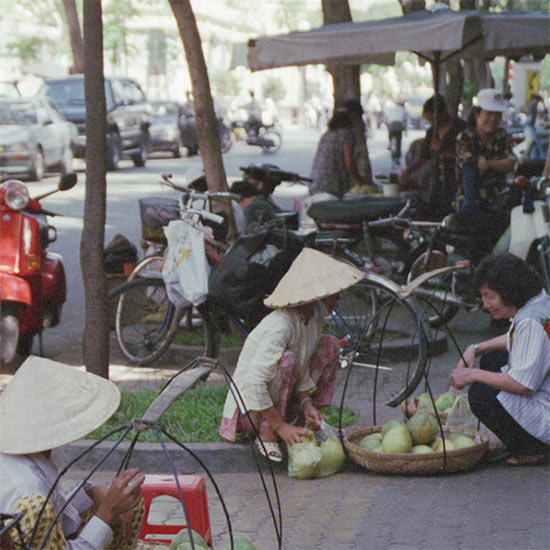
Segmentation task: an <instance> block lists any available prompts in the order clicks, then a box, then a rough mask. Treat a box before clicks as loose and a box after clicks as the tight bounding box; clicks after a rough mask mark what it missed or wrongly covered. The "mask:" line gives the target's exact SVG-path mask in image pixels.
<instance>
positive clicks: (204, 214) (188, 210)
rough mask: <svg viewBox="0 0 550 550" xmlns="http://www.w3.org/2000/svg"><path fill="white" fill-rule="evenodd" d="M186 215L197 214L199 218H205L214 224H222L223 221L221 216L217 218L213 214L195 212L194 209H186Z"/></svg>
mask: <svg viewBox="0 0 550 550" xmlns="http://www.w3.org/2000/svg"><path fill="white" fill-rule="evenodd" d="M185 212H186V213H187V212H189V213H191V214H198V215H199V216H200V217H201V218H205V219H207V220H210V221H213V222H214V223H218V224H222V223H223V221H224V219H223V217H222V216H219V215H218V214H213V213H212V212H207V211H206V210H197V209H196V208H188V209H187V210H186V211H185Z"/></svg>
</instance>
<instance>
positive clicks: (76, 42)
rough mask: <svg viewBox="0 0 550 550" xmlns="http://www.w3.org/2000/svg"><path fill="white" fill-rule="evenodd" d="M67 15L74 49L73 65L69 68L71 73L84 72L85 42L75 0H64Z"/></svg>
mask: <svg viewBox="0 0 550 550" xmlns="http://www.w3.org/2000/svg"><path fill="white" fill-rule="evenodd" d="M63 6H64V7H65V15H66V16H67V26H68V27H69V36H70V38H71V49H72V51H73V66H72V67H71V68H70V69H69V72H70V73H71V74H74V73H83V72H84V42H83V40H82V33H81V32H80V23H79V21H78V13H77V11H76V3H75V0H63Z"/></svg>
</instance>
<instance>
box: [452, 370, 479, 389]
mask: <svg viewBox="0 0 550 550" xmlns="http://www.w3.org/2000/svg"><path fill="white" fill-rule="evenodd" d="M475 372H476V371H475V370H474V369H469V368H466V367H455V368H454V369H453V371H452V372H451V375H450V376H449V379H450V380H451V384H452V385H453V386H454V387H455V388H457V389H459V390H460V389H462V388H463V387H464V386H467V385H468V384H471V383H472V382H474V381H475V380H474V376H475V375H474V373H475Z"/></svg>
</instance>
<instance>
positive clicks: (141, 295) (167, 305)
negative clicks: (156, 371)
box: [109, 277, 182, 365]
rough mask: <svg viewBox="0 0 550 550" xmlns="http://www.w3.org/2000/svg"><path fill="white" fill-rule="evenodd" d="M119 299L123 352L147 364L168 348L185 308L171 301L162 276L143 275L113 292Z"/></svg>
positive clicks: (117, 323)
mask: <svg viewBox="0 0 550 550" xmlns="http://www.w3.org/2000/svg"><path fill="white" fill-rule="evenodd" d="M109 298H110V299H116V300H118V303H117V308H116V318H115V333H116V338H117V342H118V345H119V347H120V350H121V351H122V353H123V354H124V355H125V357H127V358H128V359H129V360H130V361H132V363H135V364H138V365H145V364H148V363H151V362H153V361H154V360H155V359H158V358H159V357H160V356H161V355H162V353H164V351H165V350H166V349H167V348H168V346H169V345H170V342H171V340H172V337H173V334H174V332H175V330H176V329H177V326H178V321H179V318H181V313H182V312H181V311H178V310H177V308H176V306H174V304H172V303H171V302H170V301H169V300H168V296H167V295H166V288H165V286H164V281H163V280H162V279H161V278H148V277H146V278H145V277H144V278H142V277H140V278H137V279H135V280H133V281H129V282H126V283H123V284H122V285H120V286H118V287H116V288H114V289H113V290H112V291H111V292H110V293H109Z"/></svg>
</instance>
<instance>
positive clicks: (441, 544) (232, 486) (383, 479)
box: [0, 313, 550, 550]
mask: <svg viewBox="0 0 550 550" xmlns="http://www.w3.org/2000/svg"><path fill="white" fill-rule="evenodd" d="M452 328H453V332H454V335H455V337H456V338H457V339H458V343H459V345H460V346H462V347H464V346H465V345H467V343H469V342H471V341H479V340H481V339H483V338H487V337H489V336H490V334H491V331H490V330H489V324H488V318H487V317H486V316H484V315H482V314H476V313H472V314H465V313H461V314H459V316H458V318H457V319H456V320H455V321H453V324H452ZM457 356H458V354H457V352H456V350H455V349H454V348H453V346H452V343H451V341H450V340H449V349H448V351H447V352H446V353H444V354H442V355H440V356H438V357H436V358H434V359H433V360H432V364H431V368H430V384H431V386H432V389H433V391H434V392H436V393H439V392H441V391H444V390H445V389H446V388H447V387H448V375H449V372H450V370H451V369H452V367H453V366H454V364H455V363H456V360H457ZM55 359H56V360H59V361H65V362H67V363H69V364H75V365H78V364H79V361H78V356H77V355H75V354H74V353H73V354H69V353H64V352H63V350H60V351H59V355H58V356H57V357H56V358H55ZM166 360H167V361H168V362H170V361H173V357H172V358H170V356H167V359H166ZM114 362H115V363H118V361H114ZM174 364H177V363H176V362H173V363H171V365H166V364H165V365H160V366H159V367H157V368H143V367H141V368H132V367H128V366H125V365H122V364H114V365H113V366H112V367H111V378H112V379H113V380H114V381H115V382H116V383H117V384H118V385H119V387H121V388H126V389H130V390H131V389H135V388H136V387H140V386H148V387H153V388H156V387H158V384H159V383H160V381H161V380H165V379H167V378H169V377H170V376H172V375H173V374H174V373H175V372H176V370H175V368H174ZM180 364H181V363H180ZM168 366H171V368H167V367H168ZM344 373H345V371H340V376H339V383H338V387H337V391H336V396H335V401H339V399H340V395H341V386H342V380H343V374H344ZM354 376H356V378H354V379H353V380H352V383H351V385H350V391H349V395H347V396H346V405H348V406H349V407H351V408H352V409H354V410H356V411H358V412H360V413H361V416H362V417H361V420H360V421H359V424H361V425H369V424H372V413H371V410H370V409H371V399H370V395H369V392H368V388H365V387H364V385H362V384H361V374H360V373H357V374H356V375H354ZM7 380H9V375H2V376H0V386H1V385H2V383H5V382H6V381H7ZM209 383H213V384H214V383H223V380H222V379H221V376H220V375H219V374H213V375H212V376H211V378H210V381H209ZM420 391H422V388H419V389H418V390H417V392H415V393H416V394H418V393H419V392H420ZM378 414H379V415H380V417H379V418H378V420H377V423H381V422H382V421H383V420H384V419H385V418H387V417H396V416H397V417H398V416H400V415H401V412H400V411H399V410H395V409H392V410H380V411H379V413H378ZM151 445H152V444H151ZM197 445H198V446H199V447H201V448H196V449H194V450H197V451H198V454H200V453H201V452H202V453H204V454H203V455H201V456H203V457H204V458H205V461H206V462H207V463H208V464H210V465H215V467H213V468H212V471H213V476H214V480H215V482H216V483H217V484H218V486H219V488H220V491H221V494H222V496H223V499H224V501H225V503H226V505H227V508H228V511H229V515H230V519H231V523H232V528H233V533H234V534H237V535H244V536H246V537H247V538H249V539H250V540H251V541H252V542H253V543H254V544H255V545H256V548H258V550H272V549H273V550H276V549H277V548H279V545H278V543H277V538H276V536H275V531H274V527H273V521H272V517H271V513H270V511H269V507H268V505H267V501H266V497H265V494H264V492H263V489H262V482H261V478H260V475H259V473H258V472H257V471H251V466H250V465H251V464H252V465H253V461H252V459H251V453H250V448H249V447H248V446H235V445H231V444H220V445H221V446H218V447H216V446H215V445H214V446H212V447H208V446H206V445H202V446H201V445H199V444H197ZM73 450H74V449H73ZM171 453H173V455H174V456H175V457H176V460H177V461H181V460H183V459H182V455H183V454H184V453H183V452H182V451H181V450H173V451H171ZM232 453H234V454H232ZM62 458H66V456H64V457H62ZM117 460H118V462H117ZM209 461H210V462H209ZM60 462H61V464H64V463H66V460H61V461H60ZM119 463H120V456H117V457H115V460H114V461H113V462H112V463H106V464H105V465H104V467H103V468H102V470H101V471H99V472H98V473H97V474H95V476H94V480H95V481H97V482H106V483H107V482H109V481H110V480H111V479H112V477H113V476H114V473H113V471H114V470H115V469H116V466H117V465H118V464H119ZM131 464H132V465H133V464H137V465H140V466H141V467H142V468H143V470H144V471H150V472H157V473H168V472H169V471H170V470H169V468H168V467H167V465H166V462H165V461H162V462H161V459H159V455H158V454H155V452H153V451H152V450H151V448H150V447H149V448H147V446H146V444H138V449H136V451H135V453H134V455H133V458H132V463H131ZM87 467H88V466H87V465H86V464H81V463H79V465H77V466H75V467H74V468H72V469H71V470H70V471H69V473H68V475H67V476H66V479H65V480H64V482H63V483H64V485H65V486H66V487H71V486H73V485H74V484H75V483H76V481H77V480H79V479H81V477H82V475H83V472H81V471H79V470H78V469H77V468H80V469H86V468H87ZM178 469H179V470H180V472H182V473H197V472H201V469H200V467H198V465H197V464H196V463H195V462H194V461H186V462H178ZM262 470H263V472H264V475H265V476H266V477H265V479H266V484H267V486H268V487H269V489H270V494H271V495H272V497H273V499H274V491H273V485H272V484H271V480H270V477H269V472H268V467H267V464H266V463H262ZM275 470H276V473H275V478H276V482H277V488H278V492H279V497H280V500H281V510H282V524H283V531H282V541H281V547H282V548H284V549H287V550H336V549H338V550H364V549H368V550H370V549H373V550H379V549H382V550H383V549H396V550H399V549H403V550H416V549H419V550H420V549H424V550H425V549H427V550H441V549H442V548H449V549H461V550H462V549H464V550H469V549H480V550H485V549H497V550H516V549H520V550H524V549H525V550H526V549H533V550H543V549H544V550H546V549H548V548H550V528H549V518H550V503H549V494H550V476H549V473H550V471H549V469H548V468H545V467H528V468H515V469H513V468H508V467H506V466H505V465H504V464H498V465H495V464H482V465H480V467H478V468H477V469H476V470H475V471H472V472H469V473H464V474H453V475H441V476H431V477H402V476H381V475H377V474H373V473H370V472H367V471H365V470H363V469H361V468H359V467H355V465H353V464H348V465H347V466H346V468H345V470H344V471H343V472H341V473H338V474H336V475H333V476H330V477H328V478H325V479H320V480H295V479H290V478H289V477H288V476H287V474H286V471H285V467H284V466H282V465H278V466H277V467H276V469H275ZM207 491H208V501H209V513H210V521H211V526H212V532H213V537H214V548H225V545H226V544H227V541H228V527H227V523H226V521H225V517H224V514H223V510H222V507H221V504H220V501H219V499H218V497H217V493H216V491H215V490H214V487H213V485H212V483H211V482H210V480H207ZM154 514H155V516H154V518H153V519H154V520H155V521H159V522H166V523H168V522H171V521H173V522H176V523H177V522H181V521H182V520H181V519H180V518H182V512H181V509H179V508H178V505H177V503H174V501H171V500H170V499H168V498H165V497H163V498H161V499H158V500H157V501H156V504H155V508H154Z"/></svg>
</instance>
